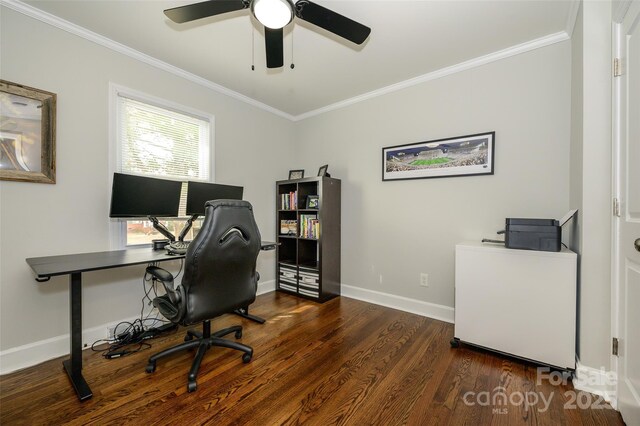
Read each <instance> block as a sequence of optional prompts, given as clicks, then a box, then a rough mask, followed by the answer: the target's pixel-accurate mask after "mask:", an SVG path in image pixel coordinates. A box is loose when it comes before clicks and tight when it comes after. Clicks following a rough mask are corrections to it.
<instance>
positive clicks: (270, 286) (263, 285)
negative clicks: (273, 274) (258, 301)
mask: <svg viewBox="0 0 640 426" xmlns="http://www.w3.org/2000/svg"><path fill="white" fill-rule="evenodd" d="M272 291H276V280H269V281H264V282H259V283H258V291H257V292H256V295H258V296H260V295H261V294H265V293H271V292H272Z"/></svg>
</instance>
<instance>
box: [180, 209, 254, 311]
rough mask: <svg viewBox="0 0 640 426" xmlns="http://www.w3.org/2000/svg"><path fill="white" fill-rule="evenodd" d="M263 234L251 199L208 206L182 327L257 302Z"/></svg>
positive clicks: (187, 273)
mask: <svg viewBox="0 0 640 426" xmlns="http://www.w3.org/2000/svg"><path fill="white" fill-rule="evenodd" d="M260 245H261V241H260V231H259V230H258V226H257V225H256V221H255V219H254V217H253V207H252V206H251V204H250V203H249V202H247V201H236V200H215V201H207V203H206V204H205V218H204V222H203V223H202V228H201V229H200V232H199V233H198V235H197V236H196V237H195V238H194V240H193V241H192V242H191V244H189V248H188V249H187V254H186V257H185V267H184V276H183V278H182V283H181V285H182V287H183V290H184V293H183V294H184V296H185V299H186V300H183V302H186V310H185V315H184V317H183V318H182V320H181V321H180V322H181V323H182V324H193V323H196V322H199V321H203V320H208V319H212V318H214V317H216V316H218V315H222V314H225V313H228V312H231V311H233V310H235V309H237V308H240V307H246V306H248V305H249V304H251V303H252V302H253V301H254V300H255V298H256V290H257V285H258V273H257V272H256V261H257V258H258V253H259V252H260Z"/></svg>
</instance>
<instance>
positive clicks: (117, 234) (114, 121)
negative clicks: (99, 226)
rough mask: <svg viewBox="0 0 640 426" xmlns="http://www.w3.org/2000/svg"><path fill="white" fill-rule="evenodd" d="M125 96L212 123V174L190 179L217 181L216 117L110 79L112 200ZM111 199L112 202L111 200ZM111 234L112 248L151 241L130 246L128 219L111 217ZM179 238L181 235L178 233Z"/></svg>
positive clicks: (109, 188)
mask: <svg viewBox="0 0 640 426" xmlns="http://www.w3.org/2000/svg"><path fill="white" fill-rule="evenodd" d="M121 96H122V97H125V98H128V99H132V100H134V101H137V102H142V103H146V104H149V105H152V106H155V107H157V108H163V109H167V110H170V111H173V112H176V113H179V114H184V115H189V116H191V117H194V118H197V119H199V120H204V121H208V122H209V146H208V148H209V150H208V156H207V155H205V156H203V157H204V158H202V159H201V161H203V160H204V159H206V160H208V162H209V167H208V169H209V177H208V178H207V179H194V178H190V179H189V180H194V181H200V182H211V183H214V182H215V175H216V174H215V117H214V115H213V114H209V113H207V112H204V111H200V110H197V109H195V108H191V107H188V106H185V105H181V104H179V103H177V102H173V101H169V100H167V99H163V98H159V97H156V96H153V95H149V94H147V93H144V92H141V91H138V90H135V89H131V88H128V87H125V86H121V85H119V84H116V83H113V82H109V175H108V197H109V198H108V200H111V189H112V187H113V174H114V173H116V172H118V170H117V167H118V164H119V163H120V161H119V160H120V158H119V155H120V131H119V127H118V126H119V124H120V123H119V117H120V115H119V113H120V102H119V99H118V98H119V97H121ZM200 149H202V148H200ZM163 179H171V180H177V181H180V182H184V180H183V179H176V178H171V177H163ZM109 202H110V201H109ZM109 235H110V247H111V249H125V248H131V247H143V246H149V245H150V244H129V245H127V220H126V219H109ZM176 237H177V236H176Z"/></svg>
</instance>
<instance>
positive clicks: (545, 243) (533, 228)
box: [504, 218, 562, 251]
mask: <svg viewBox="0 0 640 426" xmlns="http://www.w3.org/2000/svg"><path fill="white" fill-rule="evenodd" d="M504 233H505V236H504V245H505V247H507V248H513V249H524V250H540V251H560V246H561V244H562V225H560V222H559V221H557V220H555V219H515V218H507V219H506V227H505V231H504Z"/></svg>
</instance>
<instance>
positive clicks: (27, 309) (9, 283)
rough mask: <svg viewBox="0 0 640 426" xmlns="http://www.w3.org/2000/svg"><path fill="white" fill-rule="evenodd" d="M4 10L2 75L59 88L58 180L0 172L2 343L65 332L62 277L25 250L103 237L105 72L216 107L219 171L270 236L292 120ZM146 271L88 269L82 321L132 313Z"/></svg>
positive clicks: (82, 248)
mask: <svg viewBox="0 0 640 426" xmlns="http://www.w3.org/2000/svg"><path fill="white" fill-rule="evenodd" d="M0 15H1V17H0V19H1V20H0V31H1V33H0V36H1V40H2V49H1V53H0V64H1V65H0V66H1V68H0V78H2V79H4V80H9V81H13V82H16V83H20V84H25V85H28V86H32V87H36V88H41V89H43V90H47V91H51V92H54V93H57V95H58V108H57V150H56V156H57V174H56V177H57V183H56V184H55V185H45V184H33V183H24V182H7V181H3V182H1V183H0V235H1V236H2V240H1V242H0V252H1V253H2V257H1V260H0V261H1V265H0V266H1V272H0V295H1V297H0V304H1V305H0V307H1V309H0V322H1V324H0V334H1V336H2V339H1V340H0V350H6V349H9V348H15V347H17V346H20V345H25V344H28V343H33V342H38V341H41V340H43V339H48V338H53V337H56V336H60V335H64V334H67V333H68V332H69V300H68V299H69V293H68V277H58V278H53V279H51V281H49V282H47V283H44V284H38V283H36V282H35V281H34V279H33V276H32V273H31V271H30V269H29V267H28V266H27V264H26V263H25V258H28V257H37V256H48V255H55V254H64V253H77V252H90V251H99V250H108V249H109V248H110V247H109V219H108V208H109V199H108V194H109V193H110V188H109V187H108V182H109V170H108V152H109V140H108V133H109V132H108V130H109V129H108V119H109V116H108V113H109V111H108V105H109V102H108V87H109V82H114V83H117V84H120V85H123V86H126V87H130V88H133V89H136V90H139V91H142V92H145V93H147V94H150V95H152V96H156V97H159V98H163V99H167V100H169V101H172V102H175V103H178V104H182V105H186V106H189V107H191V108H195V109H198V110H201V111H205V112H208V113H210V114H213V115H214V116H215V150H216V152H215V153H216V161H215V163H216V164H215V169H216V180H217V181H219V182H222V183H229V184H237V185H243V186H244V187H245V199H247V200H249V201H251V202H252V203H253V205H254V207H255V213H256V220H257V222H258V225H259V227H260V230H261V232H262V234H263V238H265V239H273V238H274V235H275V230H274V223H275V217H274V211H275V205H274V199H275V197H274V195H273V193H274V182H275V181H276V180H277V179H282V178H283V177H285V176H286V172H287V170H289V168H290V165H291V164H293V159H292V158H293V157H292V154H291V152H292V149H291V146H292V143H293V138H292V136H293V123H292V122H290V121H288V120H285V119H283V118H280V117H278V116H275V115H273V114H271V113H268V112H265V111H262V110H260V109H257V108H254V107H252V106H249V105H247V104H245V103H242V102H240V101H237V100H235V99H232V98H229V97H227V96H224V95H221V94H219V93H217V92H214V91H212V90H209V89H206V88H203V87H202V86H199V85H196V84H194V83H191V82H189V81H187V80H184V79H181V78H179V77H176V76H174V75H172V74H169V73H166V72H164V71H160V70H159V69H157V68H154V67H151V66H149V65H146V64H143V63H141V62H139V61H136V60H134V59H131V58H129V57H127V56H124V55H122V54H119V53H116V52H114V51H111V50H109V49H107V48H105V47H102V46H99V45H97V44H94V43H92V42H89V41H87V40H85V39H82V38H79V37H77V36H74V35H71V34H68V33H66V32H64V31H62V30H59V29H57V28H54V27H53V26H50V25H47V24H43V23H41V22H39V21H36V20H34V19H31V18H29V17H26V16H24V15H22V14H19V13H17V12H14V11H12V10H10V9H7V8H4V7H3V8H2V9H1V14H0ZM274 262H275V261H274V254H273V252H268V253H262V254H261V255H260V257H259V268H258V269H259V271H260V274H261V275H262V281H268V280H272V279H273V278H274ZM175 266H176V265H173V267H175ZM143 271H144V268H143V267H130V268H121V269H112V270H107V271H101V272H92V273H87V274H84V276H83V279H84V283H85V284H84V285H83V291H84V293H83V309H84V311H83V328H85V329H87V328H91V327H95V326H98V325H101V324H105V323H111V322H113V321H116V320H119V319H122V318H130V317H134V316H135V315H137V314H138V313H139V311H140V307H141V305H140V300H141V297H142V284H141V277H142V274H143ZM105 333H106V329H105ZM89 343H91V342H89Z"/></svg>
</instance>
